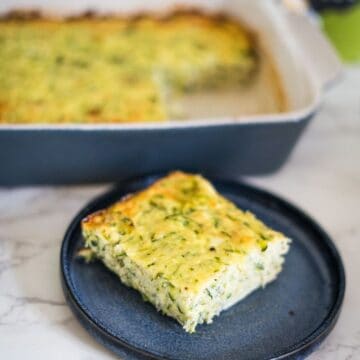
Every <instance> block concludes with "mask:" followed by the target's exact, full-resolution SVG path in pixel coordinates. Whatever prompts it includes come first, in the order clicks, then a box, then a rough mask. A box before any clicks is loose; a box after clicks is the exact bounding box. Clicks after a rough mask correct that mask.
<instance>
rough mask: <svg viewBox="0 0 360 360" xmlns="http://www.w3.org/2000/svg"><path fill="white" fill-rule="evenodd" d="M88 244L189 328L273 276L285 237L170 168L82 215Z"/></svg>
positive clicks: (203, 184) (126, 281) (200, 180)
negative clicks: (136, 190)
mask: <svg viewBox="0 0 360 360" xmlns="http://www.w3.org/2000/svg"><path fill="white" fill-rule="evenodd" d="M82 231H83V235H84V238H85V247H86V249H85V250H83V251H82V253H83V254H86V252H87V253H88V255H89V252H90V255H94V256H95V257H96V258H98V259H101V260H102V261H103V263H104V264H105V265H106V266H107V267H108V268H109V269H111V270H112V271H113V272H115V273H116V274H117V275H118V276H119V277H120V279H121V281H122V282H123V283H124V284H126V285H128V286H130V287H133V288H135V289H137V290H138V291H139V292H140V293H141V294H142V296H143V298H144V299H145V300H147V301H149V302H151V303H152V304H153V305H155V307H156V308H157V309H158V310H160V311H161V312H162V313H164V314H166V315H168V316H171V317H173V318H175V319H176V320H177V321H178V322H179V323H180V324H182V325H183V327H184V329H185V330H186V331H188V332H194V331H195V328H196V326H197V325H198V324H202V323H204V322H205V323H211V322H212V319H213V317H214V316H215V315H218V314H219V313H220V312H221V311H222V310H224V309H226V308H228V307H230V306H231V305H233V304H235V303H236V302H238V301H239V300H241V299H243V298H244V297H245V296H246V295H248V294H249V293H250V292H252V291H253V290H255V289H256V288H258V287H260V286H264V285H265V284H267V283H269V282H270V281H272V280H274V279H275V278H276V276H277V275H278V274H279V272H280V271H281V268H282V263H283V261H284V258H283V255H284V254H285V253H286V252H287V251H288V249H289V243H290V240H289V239H288V238H286V237H285V236H284V235H283V234H281V233H279V232H276V231H274V230H272V229H270V228H268V227H267V226H266V225H265V224H263V223H262V222H261V221H260V220H258V219H257V218H256V217H255V216H254V215H253V214H251V213H250V212H248V211H242V210H240V209H238V208H237V207H236V206H235V205H234V204H233V203H231V202H230V201H229V200H227V199H225V198H224V197H222V196H221V195H220V194H218V193H217V191H216V190H215V189H214V187H213V186H212V185H211V184H210V183H209V182H208V181H207V180H205V179H204V178H203V177H201V176H199V175H192V174H186V173H183V172H173V173H170V174H169V175H168V176H166V177H164V178H162V179H160V180H158V181H156V182H155V183H154V184H152V185H151V186H150V187H148V188H147V189H145V190H144V191H141V192H139V193H136V194H134V195H131V196H128V197H126V198H124V199H122V200H121V201H119V202H117V203H116V204H114V205H113V206H111V207H109V208H107V209H105V210H101V211H98V212H96V213H94V214H91V215H90V216H88V217H86V218H85V219H84V220H83V221H82Z"/></svg>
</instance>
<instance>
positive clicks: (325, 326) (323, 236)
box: [60, 172, 346, 360]
mask: <svg viewBox="0 0 360 360" xmlns="http://www.w3.org/2000/svg"><path fill="white" fill-rule="evenodd" d="M166 174H167V173H163V172H161V173H150V174H145V175H140V176H134V177H130V178H128V179H124V180H122V181H120V182H118V183H116V184H115V185H114V186H112V187H110V188H109V189H108V190H105V191H104V192H103V193H101V194H100V195H97V196H95V197H94V198H92V200H90V201H89V202H88V203H87V204H86V205H85V206H83V207H82V208H81V209H80V210H79V211H78V212H77V213H76V215H75V216H74V217H73V219H72V221H71V222H70V225H68V227H67V229H66V232H65V235H64V237H63V240H62V244H61V250H60V276H61V284H62V288H63V292H64V295H65V299H66V301H67V303H68V305H69V306H70V308H71V310H72V311H73V313H74V315H75V317H76V318H77V319H78V320H79V321H80V323H81V324H82V325H83V326H84V327H85V328H86V330H87V331H90V329H89V328H88V326H90V327H91V330H92V331H93V330H95V332H97V333H99V334H100V336H102V337H104V338H105V339H106V340H105V341H104V340H103V339H102V341H101V343H102V344H103V345H104V346H105V347H108V344H107V341H110V343H112V344H115V345H117V346H121V347H122V348H125V349H128V350H130V351H133V352H135V353H137V354H139V355H142V356H146V357H149V358H153V359H160V360H172V359H173V358H172V357H165V356H164V355H163V354H160V353H156V352H154V351H147V350H144V349H143V348H141V347H139V346H136V345H134V344H131V343H129V342H128V341H127V340H125V339H123V338H120V337H118V336H115V335H114V334H112V333H111V332H110V331H109V330H107V329H105V328H104V326H102V325H101V324H99V323H98V322H97V321H96V320H94V319H93V318H92V317H91V315H90V314H88V313H87V311H86V309H85V308H84V307H83V305H82V304H81V303H80V302H79V301H78V300H77V298H76V296H75V294H74V291H73V288H72V286H71V277H70V271H69V270H68V269H67V268H68V266H67V264H66V263H67V260H66V259H67V255H66V254H67V248H68V246H69V244H70V243H71V241H72V235H73V233H74V232H75V231H76V229H77V227H78V225H79V223H80V221H81V219H82V218H83V217H85V216H86V215H88V214H89V213H90V212H93V211H94V208H96V207H98V205H99V203H101V202H104V201H107V199H110V198H111V197H113V196H114V195H115V194H116V193H118V192H119V191H120V190H121V187H124V186H126V185H130V184H132V183H135V182H141V181H143V182H148V181H149V180H150V181H151V182H153V181H155V180H156V179H158V178H160V177H162V176H164V175H166ZM206 178H207V179H208V180H209V181H210V182H211V183H212V184H214V185H215V187H217V186H224V187H227V188H232V189H234V188H240V189H242V190H247V191H250V192H251V193H252V195H254V194H255V196H259V197H261V198H265V199H268V200H271V201H275V202H276V203H277V204H279V205H280V207H281V208H282V209H284V208H285V209H286V210H288V211H290V212H292V213H293V214H295V215H296V216H298V217H300V218H302V220H305V221H306V222H307V223H308V224H309V226H311V227H312V228H313V229H314V230H315V231H316V232H317V233H318V234H320V240H319V241H321V242H322V243H323V244H324V245H325V246H326V247H327V249H328V250H329V252H330V255H331V257H332V262H333V263H334V264H336V267H335V268H333V269H332V270H333V271H334V272H336V273H337V275H338V279H339V281H338V284H337V288H338V289H337V293H336V295H334V299H335V302H334V304H333V306H332V307H331V308H330V309H329V310H327V316H326V317H325V319H324V320H323V321H322V322H321V323H320V325H319V326H317V328H316V329H315V330H314V331H313V332H311V333H310V334H308V335H307V336H306V337H305V338H304V339H303V340H301V341H300V342H298V343H296V344H294V345H293V346H291V347H289V348H288V349H286V350H285V351H280V352H278V353H275V354H274V356H272V357H269V358H267V359H268V360H280V359H286V358H290V357H293V356H295V355H299V354H303V353H305V352H306V353H307V352H308V351H309V350H311V348H313V347H314V346H316V344H319V343H320V342H321V341H323V340H324V339H325V338H326V336H327V335H328V334H329V333H330V332H331V331H332V329H333V328H334V326H335V324H336V322H337V320H338V318H339V315H340V312H341V307H342V304H343V300H344V295H345V289H346V275H345V269H344V265H343V261H342V259H341V255H340V253H339V251H338V249H337V247H336V245H335V243H334V242H333V241H332V239H331V237H330V236H329V235H328V234H327V233H326V232H325V230H324V229H323V228H322V227H321V226H320V225H319V224H318V223H317V221H315V220H314V219H313V218H312V217H311V216H310V215H308V213H307V212H306V211H304V210H303V209H301V208H299V207H298V206H296V205H294V204H292V203H291V202H289V201H288V200H286V199H284V198H283V197H282V196H279V195H278V194H276V193H273V192H270V191H268V190H264V189H263V188H261V187H258V186H256V185H255V186H254V185H251V184H249V183H247V182H244V181H242V180H241V181H240V180H233V179H229V178H221V177H216V176H206ZM92 331H91V335H92V336H93V337H94V338H95V339H96V340H97V341H98V339H97V336H96V335H94V334H93V332H92Z"/></svg>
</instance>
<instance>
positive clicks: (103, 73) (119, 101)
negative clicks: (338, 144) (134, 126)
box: [0, 12, 257, 123]
mask: <svg viewBox="0 0 360 360" xmlns="http://www.w3.org/2000/svg"><path fill="white" fill-rule="evenodd" d="M256 65H257V62H256V56H255V49H254V45H253V43H252V41H251V38H250V36H249V35H248V34H247V33H246V32H245V31H244V29H243V28H242V27H241V26H240V25H239V24H238V23H236V22H234V21H232V20H230V19H228V18H226V17H220V16H210V15H202V14H200V13H191V12H183V13H180V12H179V13H174V14H172V15H171V16H168V17H166V18H155V17H150V16H141V17H134V18H128V19H126V18H115V17H114V18H111V17H107V18H100V17H88V18H87V17H84V18H77V19H76V18H75V19H67V20H66V19H64V20H56V19H52V20H51V19H44V18H36V17H35V18H34V19H31V18H30V19H24V18H20V19H19V18H16V17H14V16H13V17H11V16H9V17H7V18H4V19H2V20H1V21H0V122H3V123H39V122H40V123H69V122H71V123H99V122H101V123H107V122H136V121H161V120H165V119H167V118H169V117H173V118H174V117H175V118H176V117H177V116H178V114H177V113H176V109H172V106H170V105H169V103H170V101H169V99H171V98H172V97H176V95H179V94H183V93H189V92H197V91H199V90H202V89H207V90H212V89H218V88H228V87H234V86H238V85H239V84H243V83H244V82H246V81H248V79H249V78H251V74H252V73H254V70H255V69H256Z"/></svg>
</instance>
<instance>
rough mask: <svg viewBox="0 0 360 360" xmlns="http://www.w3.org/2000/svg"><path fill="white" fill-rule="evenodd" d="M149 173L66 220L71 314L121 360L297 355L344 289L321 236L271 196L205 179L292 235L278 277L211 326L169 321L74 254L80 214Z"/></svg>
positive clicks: (333, 314)
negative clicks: (190, 329)
mask: <svg viewBox="0 0 360 360" xmlns="http://www.w3.org/2000/svg"><path fill="white" fill-rule="evenodd" d="M156 178H157V176H147V177H143V178H137V179H133V180H129V181H126V182H122V183H121V184H119V185H118V187H116V188H115V189H114V190H111V191H110V192H108V193H106V194H104V195H103V196H100V197H99V198H97V199H95V200H94V201H93V202H91V203H90V204H89V205H88V206H86V207H85V208H84V209H83V210H82V211H81V212H80V213H79V214H78V215H77V216H76V218H75V219H74V221H73V222H72V223H71V225H70V227H69V229H68V231H67V232H66V235H65V238H64V242H63V246H62V250H61V269H62V281H63V288H64V292H65V295H66V298H67V300H68V302H69V304H70V306H71V308H72V310H73V311H74V313H75V315H76V316H77V317H78V319H79V320H80V321H81V323H82V324H83V325H84V326H85V327H86V329H87V330H88V331H89V332H90V333H91V334H92V335H93V336H94V337H95V338H96V339H97V340H98V341H99V342H101V343H102V344H104V345H105V346H106V347H108V348H110V349H111V350H112V351H114V352H115V353H117V354H118V355H120V356H121V357H122V358H123V359H126V360H128V359H144V358H146V356H150V357H154V358H157V359H179V360H180V359H181V360H186V359H189V360H190V359H191V360H194V359H200V360H201V359H204V360H205V359H206V360H212V359H214V360H215V359H216V360H218V359H236V360H238V359H242V360H246V359H280V358H281V359H282V358H287V357H292V358H303V357H304V356H305V355H306V354H308V353H309V352H311V351H312V350H313V349H314V348H315V347H316V346H317V345H318V344H319V343H320V342H321V341H322V340H323V339H324V338H325V337H326V336H327V334H328V333H329V332H330V331H331V329H332V328H333V326H334V325H335V323H336V320H337V318H338V315H339V312H340V308H341V304H342V301H343V296H344V290H345V276H344V269H343V265H342V262H341V259H340V257H339V254H338V252H337V250H336V248H335V246H334V244H333V243H332V241H331V240H330V239H329V237H328V235H327V234H326V233H325V232H324V231H323V230H322V229H321V228H320V227H319V226H318V225H317V224H316V223H315V222H314V221H313V220H312V219H310V218H309V217H308V216H307V215H305V214H304V213H302V212H301V211H300V210H298V209H297V208H295V207H294V206H293V205H291V204H289V203H288V202H286V201H284V200H281V199H279V198H278V197H276V196H274V195H272V194H269V193H267V192H264V191H262V190H259V189H256V188H254V187H252V186H248V185H244V184H240V183H237V182H229V181H218V180H214V181H213V183H214V185H215V186H216V188H217V189H218V190H219V191H220V193H221V194H223V195H224V196H226V197H227V198H229V199H230V200H232V201H233V202H234V203H235V204H237V205H238V206H239V207H241V208H243V209H248V210H250V211H252V212H254V213H255V214H256V215H257V216H258V217H259V218H260V219H262V220H263V221H264V222H266V223H267V224H268V225H270V226H272V227H274V228H275V229H277V230H280V231H282V232H284V233H285V234H286V235H287V236H288V237H290V238H292V239H293V243H292V246H291V249H290V252H289V253H288V255H287V256H286V262H285V266H284V269H283V271H282V273H281V274H280V275H279V277H278V279H277V280H276V281H275V282H273V283H271V284H269V285H268V286H267V287H266V288H265V289H260V290H257V291H255V292H254V293H252V294H251V295H250V296H248V297H247V298H246V299H244V300H243V301H241V302H239V303H238V304H236V305H234V306H233V307H231V308H230V309H229V310H227V311H224V312H223V313H221V315H220V316H219V317H217V318H215V319H214V322H213V324H211V325H201V326H199V327H198V328H197V332H196V333H195V334H192V335H190V334H187V333H186V332H185V331H184V330H183V329H182V327H181V326H180V325H178V323H177V322H175V321H174V320H172V319H171V318H169V317H166V316H163V315H161V314H160V313H158V312H157V311H156V310H155V309H154V308H153V307H152V305H150V304H149V303H145V302H143V300H142V299H141V296H140V295H139V294H138V293H137V292H136V291H134V290H132V289H129V288H127V287H125V286H123V285H122V284H121V282H120V281H119V279H118V278H117V277H116V276H115V275H114V274H112V273H111V272H110V271H108V270H106V268H105V267H104V266H103V265H102V264H101V263H99V262H95V263H91V264H88V265H87V264H85V263H83V262H82V261H80V260H78V259H76V255H75V254H76V251H77V249H78V248H79V247H80V246H81V245H82V238H81V234H80V226H79V223H80V220H81V219H82V218H83V217H84V216H86V215H87V214H89V213H91V212H93V211H95V210H98V209H101V208H103V207H106V206H108V205H109V204H111V203H113V202H115V201H116V200H118V199H120V198H121V197H122V196H123V195H125V194H128V193H131V192H134V191H137V190H139V189H142V188H144V187H146V186H148V185H149V184H150V183H152V182H153V181H154V180H155V179H156Z"/></svg>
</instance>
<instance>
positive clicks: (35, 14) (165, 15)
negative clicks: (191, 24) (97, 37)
mask: <svg viewBox="0 0 360 360" xmlns="http://www.w3.org/2000/svg"><path fill="white" fill-rule="evenodd" d="M54 15H55V16H54ZM176 16H200V17H207V18H211V19H212V20H215V21H217V22H219V23H222V22H225V21H229V20H232V21H234V19H233V18H232V17H231V16H229V15H227V14H225V13H223V12H220V11H217V12H214V11H206V10H204V9H199V8H196V7H187V6H174V7H172V8H170V9H168V10H166V11H164V12H161V11H159V12H156V13H155V12H150V11H138V12H136V13H134V14H124V13H118V12H113V13H104V14H101V13H97V12H96V11H94V10H91V9H88V10H85V11H84V12H82V13H79V14H75V15H64V16H58V15H57V14H53V15H51V14H47V13H46V12H44V11H41V10H39V9H36V8H34V9H21V8H17V9H13V10H10V11H8V12H7V13H4V14H3V15H0V21H30V20H46V21H56V20H57V21H59V20H60V21H61V20H66V21H81V20H99V19H119V20H130V21H138V20H141V19H144V18H147V17H153V18H156V19H158V20H161V21H168V20H171V19H172V18H174V17H176ZM235 21H236V20H235Z"/></svg>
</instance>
